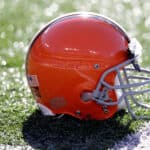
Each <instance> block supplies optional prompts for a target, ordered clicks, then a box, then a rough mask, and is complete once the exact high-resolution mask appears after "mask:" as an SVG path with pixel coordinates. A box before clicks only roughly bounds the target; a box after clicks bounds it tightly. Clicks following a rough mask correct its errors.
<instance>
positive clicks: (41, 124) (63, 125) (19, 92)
mask: <svg viewBox="0 0 150 150" xmlns="http://www.w3.org/2000/svg"><path fill="white" fill-rule="evenodd" d="M74 11H92V12H97V13H100V14H103V15H106V16H108V17H110V18H112V19H114V20H115V21H117V22H118V23H119V24H121V25H122V26H123V27H124V28H125V29H126V30H127V31H128V33H129V35H130V36H134V37H136V38H138V39H139V40H140V42H141V43H142V45H143V49H144V51H143V56H142V57H143V65H145V66H149V64H150V63H149V56H150V51H149V41H150V18H149V12H150V2H149V0H134V1H129V0H123V1H119V0H108V1H105V0H102V1H99V0H74V1H69V0H62V1H61V0H49V1H46V0H13V1H10V0H0V144H10V145H18V144H19V145H26V144H30V145H32V146H33V147H34V148H40V149H46V148H47V147H49V149H50V148H56V149H57V148H58V149H60V148H66V147H71V148H72V147H74V148H75V147H76V148H77V149H79V148H83V149H86V148H91V149H92V148H93V147H94V148H95V149H96V148H103V149H107V148H111V147H112V146H113V145H114V142H115V141H117V140H119V139H121V138H123V137H124V136H125V135H126V134H128V133H130V132H135V131H136V130H137V129H138V128H139V125H140V124H141V123H142V122H141V121H132V122H130V121H129V120H130V117H129V116H128V114H126V113H123V114H117V115H116V116H115V117H114V118H112V119H109V120H107V121H80V120H77V119H74V118H72V117H68V116H66V117H64V118H61V119H59V120H57V119H53V118H48V117H42V116H41V114H40V113H39V112H38V110H37V107H36V105H35V102H34V100H33V98H32V96H31V93H30V91H29V89H28V87H27V84H26V79H25V71H24V68H25V67H24V63H25V56H26V52H27V48H28V45H29V42H30V40H31V39H32V37H33V35H34V34H35V33H36V32H37V31H38V29H40V28H41V27H42V26H43V25H44V24H45V23H47V22H48V21H50V20H51V19H53V18H55V17H57V16H59V15H62V14H64V13H67V12H74ZM58 145H59V146H58Z"/></svg>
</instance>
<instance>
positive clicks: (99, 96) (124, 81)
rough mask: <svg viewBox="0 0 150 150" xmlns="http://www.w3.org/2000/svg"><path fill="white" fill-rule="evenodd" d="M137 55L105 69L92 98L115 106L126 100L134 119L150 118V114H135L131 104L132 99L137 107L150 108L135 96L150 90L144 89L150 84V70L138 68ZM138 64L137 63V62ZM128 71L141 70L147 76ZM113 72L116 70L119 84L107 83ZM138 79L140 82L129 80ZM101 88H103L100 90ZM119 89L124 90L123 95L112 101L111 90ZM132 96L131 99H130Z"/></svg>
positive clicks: (99, 102) (105, 104)
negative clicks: (131, 73)
mask: <svg viewBox="0 0 150 150" xmlns="http://www.w3.org/2000/svg"><path fill="white" fill-rule="evenodd" d="M135 59H136V58H135V57H134V58H132V59H129V60H127V61H125V62H123V63H122V64H119V65H117V66H115V67H113V68H111V69H108V70H107V71H105V72H104V73H103V75H102V77H101V78H100V80H99V82H98V84H97V86H96V89H95V90H94V91H93V93H92V99H93V100H94V101H96V102H97V103H98V104H100V105H104V106H114V105H119V104H120V103H121V101H123V100H124V101H125V103H126V106H127V109H128V112H129V113H130V114H131V116H132V118H134V119H143V118H144V119H150V116H137V115H136V114H135V112H134V111H133V110H132V108H131V105H130V101H132V103H133V104H134V105H136V106H137V107H141V108H145V109H150V106H147V105H145V104H142V103H140V102H139V101H138V100H137V99H136V98H135V97H134V96H135V95H141V94H144V93H147V92H150V88H148V89H142V87H143V86H148V85H149V86H150V70H146V69H141V68H140V69H139V67H138V69H137V67H135V64H134V62H135ZM130 64H133V66H134V68H126V67H127V66H128V65H130ZM136 66H137V64H136ZM128 71H130V72H133V73H134V72H135V73H137V72H140V73H142V75H146V76H148V75H149V77H146V76H137V75H128V73H127V72H128ZM112 72H116V73H117V76H118V80H119V84H117V85H110V84H109V83H107V81H105V78H106V77H107V76H108V75H109V74H110V73H112ZM134 79H135V80H138V82H136V83H130V81H129V80H134ZM139 87H140V90H138V91H137V90H136V91H135V90H132V89H133V88H139ZM100 89H102V90H101V91H100ZM117 89H121V90H122V95H121V96H120V98H119V99H118V100H117V101H115V102H114V101H112V99H111V98H110V97H109V94H108V92H109V90H117ZM129 97H130V99H129Z"/></svg>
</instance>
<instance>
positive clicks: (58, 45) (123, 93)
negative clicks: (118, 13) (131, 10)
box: [26, 13, 150, 120]
mask: <svg viewBox="0 0 150 150" xmlns="http://www.w3.org/2000/svg"><path fill="white" fill-rule="evenodd" d="M137 50H139V51H140V50H141V46H140V44H139V43H138V42H137V41H136V40H135V39H133V40H131V39H130V38H129V37H128V35H127V34H126V32H125V31H124V30H123V29H122V28H121V27H120V26H119V25H118V24H117V23H115V22H114V21H112V20H111V19H109V18H106V17H104V16H100V15H98V14H94V13H73V14H67V15H65V16H62V17H59V18H57V19H55V20H53V21H51V22H50V23H48V24H47V25H46V26H45V27H44V28H43V29H42V30H41V31H40V32H39V33H38V34H37V35H36V36H35V38H34V39H33V41H32V42H31V45H30V47H29V51H28V54H27V59H26V74H27V80H28V83H29V86H30V88H31V91H32V94H33V96H34V97H35V99H36V102H37V103H38V105H39V107H40V109H41V110H42V112H43V113H44V114H45V115H56V114H69V115H72V116H74V117H76V118H80V119H97V120H103V119H107V118H110V117H111V116H112V115H114V114H115V113H116V112H117V111H118V109H121V107H122V104H123V106H126V107H127V109H128V111H129V112H130V113H131V115H132V117H134V118H138V117H137V114H136V113H134V112H133V110H132V109H131V105H136V106H139V107H144V108H148V107H147V106H145V105H143V104H141V103H140V102H139V101H138V100H137V99H136V98H135V95H136V94H143V93H146V92H149V91H150V89H149V88H147V89H145V88H144V89H143V87H145V86H147V85H149V84H150V79H149V77H148V76H147V75H149V73H150V71H148V70H145V69H141V68H140V66H139V65H138V63H137V61H136V59H137V55H138V54H136V52H137ZM130 64H132V67H130V68H127V66H128V65H130ZM128 72H142V73H145V74H146V76H145V77H142V76H137V75H135V73H134V75H128ZM130 80H131V81H133V80H135V81H137V82H133V83H131V81H130ZM139 80H140V81H141V80H142V82H139ZM137 87H138V88H137ZM139 87H142V88H140V89H139ZM134 88H135V89H139V90H136V91H135V90H133V89H134ZM131 102H132V103H133V104H131V105H130V103H131ZM142 117H144V116H142ZM140 118H141V117H140Z"/></svg>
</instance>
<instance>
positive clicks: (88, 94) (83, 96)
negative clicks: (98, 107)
mask: <svg viewBox="0 0 150 150" xmlns="http://www.w3.org/2000/svg"><path fill="white" fill-rule="evenodd" d="M80 99H81V100H83V101H84V102H88V101H89V100H91V99H92V92H90V91H82V92H81V94H80Z"/></svg>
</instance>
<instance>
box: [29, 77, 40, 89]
mask: <svg viewBox="0 0 150 150" xmlns="http://www.w3.org/2000/svg"><path fill="white" fill-rule="evenodd" d="M27 78H28V83H29V85H30V86H31V87H37V86H39V82H38V78H37V75H28V77H27Z"/></svg>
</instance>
